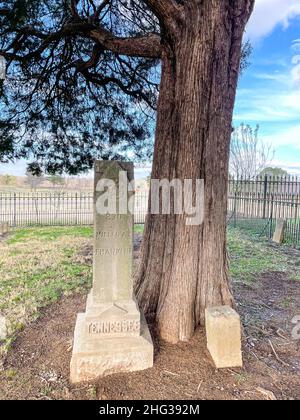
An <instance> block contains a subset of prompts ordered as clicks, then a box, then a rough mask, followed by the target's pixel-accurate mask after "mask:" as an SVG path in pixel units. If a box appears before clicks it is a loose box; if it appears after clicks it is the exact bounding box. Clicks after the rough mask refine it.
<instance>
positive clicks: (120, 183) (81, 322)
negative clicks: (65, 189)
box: [71, 161, 153, 383]
mask: <svg viewBox="0 0 300 420" xmlns="http://www.w3.org/2000/svg"><path fill="white" fill-rule="evenodd" d="M133 179H134V172H133V164H131V163H121V162H113V161H96V163H95V188H94V267H93V288H92V290H91V292H90V294H89V296H88V299H87V306H86V312H85V313H82V314H79V315H78V317H77V323H76V327H75V334H74V345H73V355H72V360H71V382H72V383H79V382H85V381H91V380H94V379H96V378H99V377H103V376H107V375H110V374H113V373H119V372H131V371H137V370H143V369H147V368H150V367H152V366H153V344H152V339H151V336H150V333H149V329H148V326H147V323H146V321H145V318H144V315H143V314H141V313H140V311H139V308H138V305H137V302H136V300H135V298H134V296H133V278H132V265H133V215H132V213H131V212H130V211H128V207H129V206H128V204H129V205H130V204H131V206H132V203H133V200H134V188H133V186H132V184H131V183H132V181H133ZM124 180H125V181H126V184H127V183H128V185H129V188H127V185H125V186H124ZM106 205H107V207H105V210H104V211H103V206H106Z"/></svg>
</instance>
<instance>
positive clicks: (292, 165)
mask: <svg viewBox="0 0 300 420" xmlns="http://www.w3.org/2000/svg"><path fill="white" fill-rule="evenodd" d="M270 166H275V167H276V168H281V169H284V170H285V171H287V172H288V173H289V174H291V175H300V165H299V163H298V162H286V161H284V160H280V159H275V160H273V161H272V163H271V165H270Z"/></svg>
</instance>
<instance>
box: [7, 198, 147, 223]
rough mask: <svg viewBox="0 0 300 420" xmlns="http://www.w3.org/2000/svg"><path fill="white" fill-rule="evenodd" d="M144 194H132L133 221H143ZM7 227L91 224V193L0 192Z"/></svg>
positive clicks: (145, 202) (145, 208) (144, 215)
mask: <svg viewBox="0 0 300 420" xmlns="http://www.w3.org/2000/svg"><path fill="white" fill-rule="evenodd" d="M147 208H148V193H143V192H142V193H137V194H136V195H135V213H134V221H135V223H137V224H142V223H144V222H145V218H146V214H147ZM4 222H8V223H9V225H10V226H11V227H26V226H73V225H81V226H88V225H92V224H93V194H92V193H40V192H39V193H0V223H4Z"/></svg>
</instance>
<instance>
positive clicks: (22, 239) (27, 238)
mask: <svg viewBox="0 0 300 420" xmlns="http://www.w3.org/2000/svg"><path fill="white" fill-rule="evenodd" d="M143 229H144V227H143V225H136V226H135V232H136V233H139V234H141V233H142V232H143ZM92 233H93V230H92V228H91V227H55V228H52V227H49V228H30V229H18V230H16V231H13V232H12V233H11V234H10V236H9V237H8V238H7V239H6V240H5V241H2V242H0V314H1V315H2V316H5V317H7V319H8V320H9V325H10V329H9V332H10V335H9V339H8V340H7V341H6V343H5V346H4V348H5V349H6V350H7V349H8V348H9V346H10V344H11V343H12V342H13V339H14V337H15V335H16V334H17V332H18V331H20V330H22V329H23V328H24V326H25V325H26V324H28V323H29V322H31V321H32V320H34V319H36V318H37V317H38V316H39V315H40V312H41V309H42V308H43V307H45V306H46V305H49V304H51V303H53V302H56V301H58V300H59V299H60V298H61V297H63V296H68V295H70V294H72V293H74V292H76V293H80V292H83V291H86V290H88V289H89V288H90V287H91V283H92V267H91V256H90V255H86V252H83V249H84V248H86V246H88V247H91V245H92ZM228 250H229V255H230V271H231V276H232V278H233V280H234V281H235V282H244V283H247V284H251V283H255V281H256V280H257V278H258V276H259V275H261V274H262V273H267V272H286V273H288V277H289V278H290V279H292V280H295V281H300V274H299V269H300V268H299V267H300V264H299V258H298V257H297V256H291V255H290V254H289V253H288V252H283V250H284V248H280V247H273V246H271V245H270V244H269V243H268V242H262V241H257V240H253V238H252V237H250V236H249V235H247V234H245V233H244V232H242V231H240V230H238V229H233V228H229V230H228Z"/></svg>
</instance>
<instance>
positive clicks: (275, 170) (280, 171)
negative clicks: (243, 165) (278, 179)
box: [259, 166, 289, 176]
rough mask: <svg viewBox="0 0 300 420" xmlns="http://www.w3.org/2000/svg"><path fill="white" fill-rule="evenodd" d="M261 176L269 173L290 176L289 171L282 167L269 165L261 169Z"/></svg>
mask: <svg viewBox="0 0 300 420" xmlns="http://www.w3.org/2000/svg"><path fill="white" fill-rule="evenodd" d="M259 175H260V176H264V175H269V176H288V175H289V173H288V172H287V171H286V170H284V169H282V168H274V167H271V166H269V167H267V168H265V169H263V170H262V171H261V173H260V174H259Z"/></svg>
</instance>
